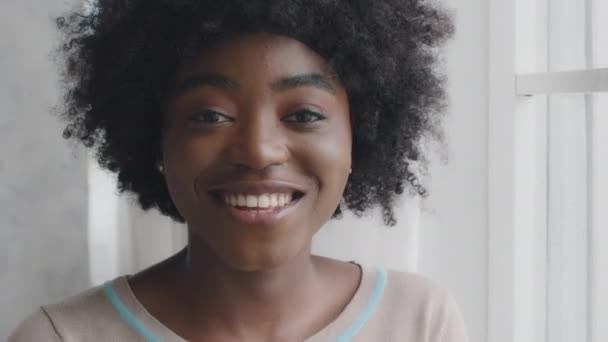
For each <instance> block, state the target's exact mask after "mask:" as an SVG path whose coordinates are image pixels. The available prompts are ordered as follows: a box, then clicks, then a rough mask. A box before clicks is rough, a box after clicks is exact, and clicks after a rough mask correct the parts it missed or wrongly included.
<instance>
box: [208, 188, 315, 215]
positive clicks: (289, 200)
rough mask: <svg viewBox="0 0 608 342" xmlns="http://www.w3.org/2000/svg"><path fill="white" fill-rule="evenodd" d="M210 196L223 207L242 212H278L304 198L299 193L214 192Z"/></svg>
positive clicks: (302, 194)
mask: <svg viewBox="0 0 608 342" xmlns="http://www.w3.org/2000/svg"><path fill="white" fill-rule="evenodd" d="M210 195H211V196H212V197H213V198H214V199H215V200H216V201H218V202H220V203H221V204H223V205H226V206H229V207H231V208H234V209H238V210H243V211H280V210H281V209H283V208H285V207H289V206H291V205H292V204H294V203H295V202H297V201H298V200H300V199H301V198H302V197H304V193H302V192H300V191H293V192H289V193H263V194H245V193H226V192H221V191H214V192H210Z"/></svg>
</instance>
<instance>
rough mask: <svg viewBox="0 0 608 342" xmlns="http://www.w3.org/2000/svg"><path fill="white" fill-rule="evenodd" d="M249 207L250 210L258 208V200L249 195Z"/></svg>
mask: <svg viewBox="0 0 608 342" xmlns="http://www.w3.org/2000/svg"><path fill="white" fill-rule="evenodd" d="M247 206H248V207H250V208H255V207H257V206H258V198H257V197H256V196H253V195H247Z"/></svg>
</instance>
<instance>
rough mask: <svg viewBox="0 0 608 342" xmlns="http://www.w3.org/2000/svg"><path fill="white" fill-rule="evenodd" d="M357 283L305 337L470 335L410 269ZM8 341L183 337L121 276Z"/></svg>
mask: <svg viewBox="0 0 608 342" xmlns="http://www.w3.org/2000/svg"><path fill="white" fill-rule="evenodd" d="M362 268H363V275H362V278H361V284H360V286H359V289H358V290H357V291H356V292H355V295H354V296H353V298H352V300H351V302H350V303H349V304H348V305H347V306H346V308H345V309H344V311H343V312H342V313H341V314H340V315H339V316H338V317H337V318H336V319H335V320H334V321H333V322H332V323H330V324H329V325H328V326H326V327H325V328H323V330H321V331H320V332H318V333H316V334H315V335H314V336H312V337H310V338H309V339H307V340H306V342H333V341H336V342H346V341H351V342H358V341H359V342H362V341H365V342H391V341H394V342H397V341H399V342H467V341H468V338H467V336H466V331H465V326H464V322H463V319H462V317H461V315H460V313H459V311H458V308H457V306H456V304H455V301H454V299H453V298H452V296H451V295H450V293H449V292H448V291H447V290H446V289H444V288H442V287H439V286H437V285H436V284H435V283H433V282H431V281H430V280H428V279H426V278H423V277H422V276H420V275H417V274H413V273H404V272H395V271H388V272H386V271H385V270H384V269H382V268H369V267H362ZM8 341H9V342H32V341H66V342H76V341H114V342H123V341H124V342H127V341H129V342H132V341H145V342H152V341H168V342H184V341H185V340H184V339H183V338H181V337H179V336H178V335H177V334H175V333H174V332H173V331H171V330H169V329H168V328H167V327H165V326H163V324H162V323H160V322H159V321H158V320H157V319H156V318H154V317H153V316H152V315H151V314H150V313H149V312H148V311H147V310H146V309H145V308H144V307H143V305H142V304H141V303H140V302H139V301H138V300H137V298H136V297H135V295H134V294H133V292H132V291H131V288H130V287H129V283H128V282H127V278H126V277H125V276H122V277H118V278H116V279H114V280H112V281H111V282H107V283H106V284H105V285H103V286H98V287H95V288H92V289H90V290H88V291H86V292H83V293H81V294H79V295H76V296H74V297H71V298H68V299H66V300H64V301H62V302H60V303H57V304H53V305H45V306H43V307H41V308H40V310H38V311H37V312H35V313H34V314H33V315H32V316H30V317H29V318H27V319H26V320H25V321H23V322H22V323H21V325H19V327H17V329H16V330H15V331H14V332H13V334H12V335H11V336H10V337H9V339H8Z"/></svg>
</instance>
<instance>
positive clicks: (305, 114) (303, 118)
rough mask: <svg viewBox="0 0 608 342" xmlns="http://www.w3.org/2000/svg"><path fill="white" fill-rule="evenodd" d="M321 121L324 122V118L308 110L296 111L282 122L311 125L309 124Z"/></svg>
mask: <svg viewBox="0 0 608 342" xmlns="http://www.w3.org/2000/svg"><path fill="white" fill-rule="evenodd" d="M321 120H325V116H323V115H321V114H319V113H317V112H313V111H311V110H309V109H303V110H300V111H297V112H295V113H293V114H291V115H288V116H287V118H286V119H284V121H287V122H291V123H302V124H305V123H311V122H315V121H321Z"/></svg>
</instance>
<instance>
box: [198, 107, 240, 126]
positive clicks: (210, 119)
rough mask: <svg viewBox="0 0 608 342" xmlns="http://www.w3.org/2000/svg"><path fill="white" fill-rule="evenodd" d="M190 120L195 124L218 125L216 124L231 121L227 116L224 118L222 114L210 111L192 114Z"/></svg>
mask: <svg viewBox="0 0 608 342" xmlns="http://www.w3.org/2000/svg"><path fill="white" fill-rule="evenodd" d="M190 120H192V121H194V122H197V123H204V124H218V123H224V122H230V121H232V118H230V117H229V116H226V115H224V114H222V113H218V112H215V111H212V110H205V111H202V112H197V113H194V114H192V116H191V117H190Z"/></svg>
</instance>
